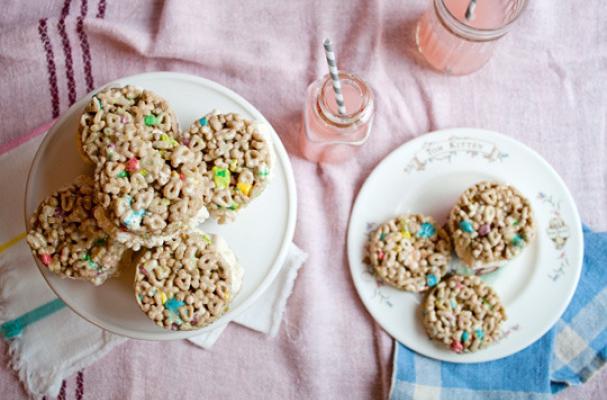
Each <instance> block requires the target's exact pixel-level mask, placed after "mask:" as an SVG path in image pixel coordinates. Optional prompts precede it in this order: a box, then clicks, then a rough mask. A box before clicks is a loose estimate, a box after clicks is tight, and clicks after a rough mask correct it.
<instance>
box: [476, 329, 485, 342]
mask: <svg viewBox="0 0 607 400" xmlns="http://www.w3.org/2000/svg"><path fill="white" fill-rule="evenodd" d="M474 336H476V338H477V339H478V340H483V339H484V338H485V332H484V331H483V330H482V329H480V328H478V329H475V330H474Z"/></svg>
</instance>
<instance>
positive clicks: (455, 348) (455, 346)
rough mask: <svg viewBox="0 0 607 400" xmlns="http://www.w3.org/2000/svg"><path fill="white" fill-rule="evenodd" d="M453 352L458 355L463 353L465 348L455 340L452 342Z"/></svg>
mask: <svg viewBox="0 0 607 400" xmlns="http://www.w3.org/2000/svg"><path fill="white" fill-rule="evenodd" d="M451 350H453V351H454V352H456V353H461V352H462V351H463V350H464V346H463V345H462V344H461V343H460V342H459V341H458V340H454V341H453V342H451Z"/></svg>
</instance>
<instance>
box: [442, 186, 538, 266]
mask: <svg viewBox="0 0 607 400" xmlns="http://www.w3.org/2000/svg"><path fill="white" fill-rule="evenodd" d="M447 227H448V230H449V232H450V234H451V238H452V240H453V243H454V247H455V252H456V253H457V255H458V257H459V258H460V259H461V260H462V261H463V262H464V263H465V264H466V265H468V266H469V267H470V268H472V270H473V272H474V273H476V274H477V275H480V274H484V273H488V272H492V271H495V270H496V269H497V268H499V267H501V266H502V265H504V264H505V263H506V262H507V261H508V260H510V259H512V258H514V257H515V256H516V255H518V254H519V253H520V252H521V251H522V250H523V248H524V247H525V246H526V245H527V244H528V243H530V242H531V241H532V240H533V239H534V237H535V221H534V219H533V213H532V211H531V205H530V204H529V201H528V200H527V199H526V198H525V197H524V196H523V195H522V194H521V193H520V192H519V191H518V190H516V189H515V188H513V187H512V186H506V185H500V184H498V183H494V182H480V183H477V184H476V185H474V186H472V187H470V188H468V189H467V190H466V191H465V192H464V193H463V194H462V195H461V197H460V198H459V200H458V201H457V204H456V205H455V206H454V207H453V209H452V210H451V212H450V214H449V220H448V223H447Z"/></svg>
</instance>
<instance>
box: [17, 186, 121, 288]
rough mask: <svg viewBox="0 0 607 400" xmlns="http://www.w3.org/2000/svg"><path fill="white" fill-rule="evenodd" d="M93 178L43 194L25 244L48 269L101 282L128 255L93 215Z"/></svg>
mask: <svg viewBox="0 0 607 400" xmlns="http://www.w3.org/2000/svg"><path fill="white" fill-rule="evenodd" d="M93 208H94V205H93V180H92V179H91V178H90V177H86V176H80V177H78V178H77V179H76V181H75V183H74V184H72V185H70V186H67V187H65V188H63V189H61V190H59V191H57V192H55V193H53V194H52V195H51V196H49V197H47V198H46V199H45V200H44V201H43V202H42V203H41V204H40V205H39V206H38V209H37V210H36V212H35V213H34V215H32V217H31V219H30V226H29V231H28V234H27V243H28V244H29V246H30V248H31V250H32V253H33V254H34V256H35V257H37V258H38V259H39V260H40V262H42V264H44V265H45V266H46V267H47V268H48V269H49V270H50V271H52V272H54V273H56V274H58V275H60V276H62V277H67V278H73V279H82V280H87V281H89V282H91V283H93V284H94V285H101V284H102V283H103V282H105V280H106V279H108V278H109V277H111V276H113V275H114V274H115V273H116V272H117V271H118V268H119V266H120V263H121V260H122V259H123V257H127V256H128V254H127V252H126V251H125V250H126V248H125V246H123V245H122V244H120V243H118V242H117V241H115V240H113V239H112V238H110V237H108V235H107V234H106V233H105V232H104V231H103V230H102V229H101V228H100V227H99V225H98V224H97V222H96V221H95V218H94V217H93Z"/></svg>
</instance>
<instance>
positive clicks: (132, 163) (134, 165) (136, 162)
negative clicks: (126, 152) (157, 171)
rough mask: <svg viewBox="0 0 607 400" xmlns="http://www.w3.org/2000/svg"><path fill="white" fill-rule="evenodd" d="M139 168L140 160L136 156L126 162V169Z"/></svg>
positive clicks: (134, 169)
mask: <svg viewBox="0 0 607 400" xmlns="http://www.w3.org/2000/svg"><path fill="white" fill-rule="evenodd" d="M138 169H139V160H138V159H137V158H135V157H132V158H129V160H128V161H127V162H126V170H127V171H129V172H135V171H137V170H138Z"/></svg>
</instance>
